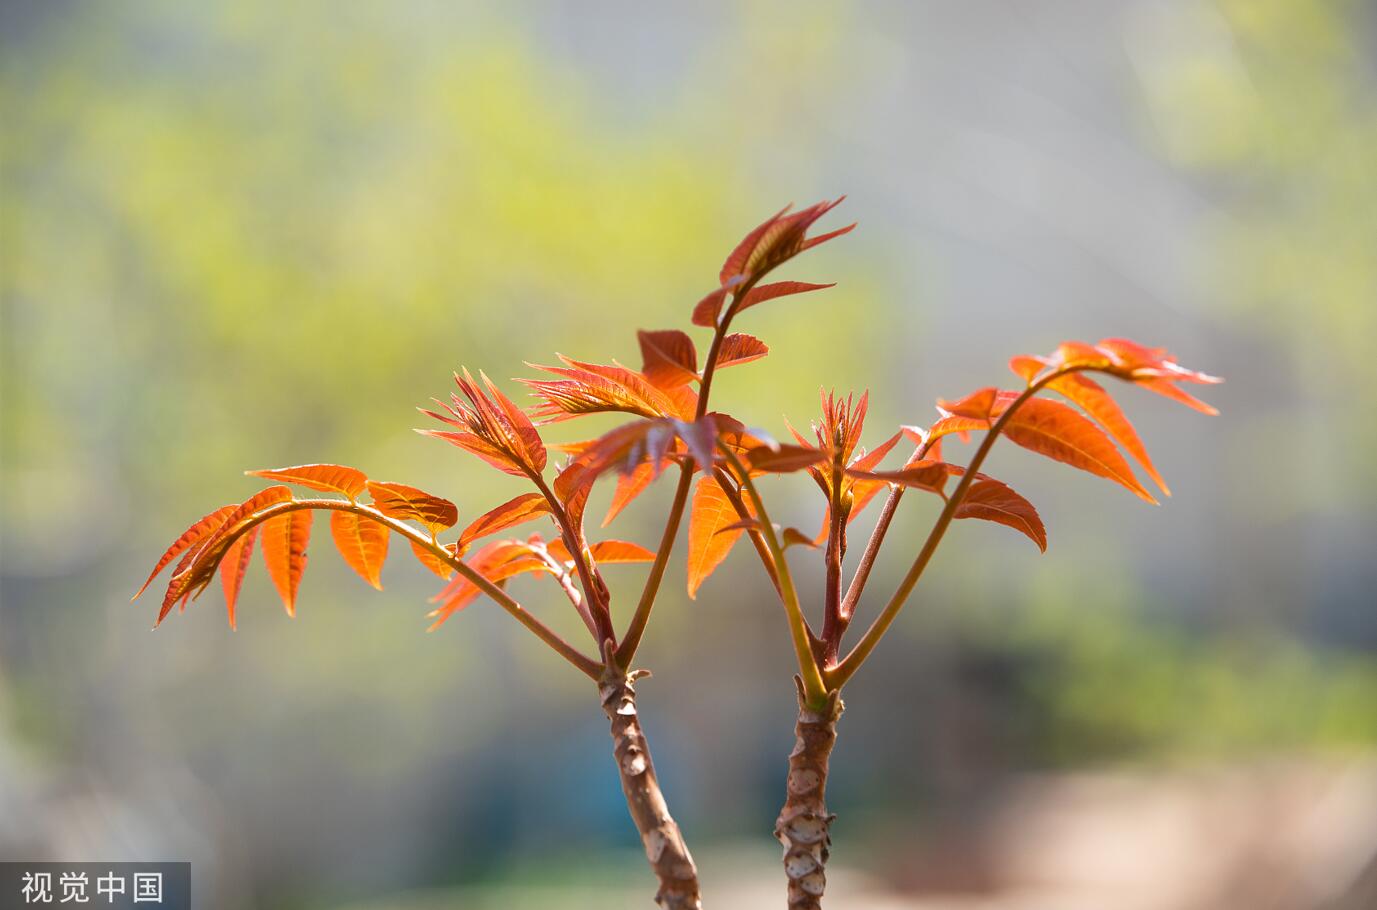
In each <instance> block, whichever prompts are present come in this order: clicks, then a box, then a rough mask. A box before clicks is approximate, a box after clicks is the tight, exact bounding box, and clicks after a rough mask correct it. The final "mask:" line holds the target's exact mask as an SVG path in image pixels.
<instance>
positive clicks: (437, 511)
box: [368, 480, 459, 534]
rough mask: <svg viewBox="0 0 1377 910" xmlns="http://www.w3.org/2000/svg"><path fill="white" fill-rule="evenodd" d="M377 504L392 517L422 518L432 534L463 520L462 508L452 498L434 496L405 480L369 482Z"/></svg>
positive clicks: (417, 519)
mask: <svg viewBox="0 0 1377 910" xmlns="http://www.w3.org/2000/svg"><path fill="white" fill-rule="evenodd" d="M368 493H369V495H371V496H372V497H373V505H374V507H375V508H377V510H378V511H379V512H381V513H383V514H384V515H386V516H387V517H388V518H401V519H409V520H412V521H418V522H420V523H421V524H423V525H425V526H426V528H427V530H429V531H430V533H432V534H439V533H440V532H441V531H443V530H445V529H446V528H451V527H453V526H454V523H455V522H456V521H458V520H459V510H458V509H457V508H456V507H455V505H454V503H452V502H450V501H449V500H448V499H441V498H440V497H438V496H432V495H430V494H429V493H427V492H425V491H424V490H418V489H416V488H415V487H410V486H407V485H406V484H404V483H385V482H383V481H380V480H370V481H368Z"/></svg>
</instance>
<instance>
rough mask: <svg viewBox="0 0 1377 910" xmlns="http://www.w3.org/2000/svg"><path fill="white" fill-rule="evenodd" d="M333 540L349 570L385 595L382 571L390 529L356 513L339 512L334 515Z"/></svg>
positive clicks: (332, 522)
mask: <svg viewBox="0 0 1377 910" xmlns="http://www.w3.org/2000/svg"><path fill="white" fill-rule="evenodd" d="M330 536H331V537H333V538H334V540H335V549H337V550H339V555H340V556H343V557H344V561H345V562H346V563H348V564H349V568H351V569H353V570H354V571H355V572H357V573H359V575H360V577H362V578H363V580H364V581H366V582H368V583H369V584H370V585H372V586H373V587H375V588H377V589H378V590H379V591H381V590H382V567H383V563H384V562H386V561H387V543H388V537H389V532H388V529H387V526H386V525H382V524H379V523H378V522H376V521H374V520H373V519H371V518H365V517H364V516H362V515H357V514H355V513H353V512H338V511H336V512H331V513H330Z"/></svg>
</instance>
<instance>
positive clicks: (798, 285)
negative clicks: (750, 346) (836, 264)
mask: <svg viewBox="0 0 1377 910" xmlns="http://www.w3.org/2000/svg"><path fill="white" fill-rule="evenodd" d="M836 286H837V285H836V283H835V282H833V283H832V284H811V283H809V282H807V281H776V282H774V283H773V284H762V285H758V286H756V287H753V288H751V290H750V292H749V293H747V294H746V296H745V297H744V298H743V299H742V301H741V305H740V306H738V307H737V308H736V309H737V312H738V313H739V312H741V311H742V310H745V309H748V308H749V307H753V306H755V305H756V304H759V303H764V302H765V301H767V300H774V299H775V298H777V297H788V296H791V295H793V294H806V293H808V292H809V291H822V290H826V289H827V288H834V287H836Z"/></svg>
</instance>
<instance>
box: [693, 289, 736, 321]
mask: <svg viewBox="0 0 1377 910" xmlns="http://www.w3.org/2000/svg"><path fill="white" fill-rule="evenodd" d="M730 293H731V288H730V287H727V286H723V287H720V288H718V289H717V290H715V291H710V292H708V293H707V294H706V295H705V296H704V297H703V299H702V300H700V301H698V303H697V304H695V305H694V307H693V316H692V317H691V318H690V319H689V321H690V322H692V323H693V324H694V325H701V326H703V327H704V328H708V329H713V328H716V327H717V320H718V319H720V318H721V317H722V304H723V302H724V301H726V299H727V295H728V294H730Z"/></svg>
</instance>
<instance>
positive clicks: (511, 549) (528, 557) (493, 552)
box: [429, 540, 549, 631]
mask: <svg viewBox="0 0 1377 910" xmlns="http://www.w3.org/2000/svg"><path fill="white" fill-rule="evenodd" d="M469 567H470V568H472V569H473V570H474V571H475V572H477V573H478V574H479V575H481V576H483V577H484V578H486V579H487V580H488V581H490V582H492V583H493V584H496V585H498V586H499V587H501V585H502V582H504V581H506V580H507V579H509V578H511V577H512V576H514V575H520V574H521V573H523V572H541V571H549V566H548V565H547V564H546V563H545V560H543V559H542V558H540V556H539V555H537V553H536V551H535V550H534V548H533V547H532V546H531V545H530V544H528V543H525V542H523V541H519V540H494V541H492V542H491V543H489V544H486V545H485V546H484V547H483V548H482V549H480V550H479V551H478V552H477V553H476V554H474V556H473V558H472V559H471V560H469ZM482 593H483V591H482V589H481V588H479V587H478V586H477V585H475V584H474V583H473V582H471V581H469V579H468V578H466V577H465V576H463V575H457V576H455V578H454V580H453V581H451V582H450V583H449V584H448V585H446V586H445V588H444V590H442V591H441V592H440V593H439V594H436V595H435V596H434V597H432V598H431V602H432V603H440V606H439V607H437V608H435V609H434V610H431V611H430V614H429V615H430V617H431V618H433V619H434V620H435V622H433V623H431V625H430V631H434V630H435V629H436V628H438V627H439V626H440V624H441V623H443V622H444V621H445V620H446V619H449V618H450V617H451V616H453V615H454V614H455V613H457V612H458V611H460V610H462V609H464V607H466V606H468V605H469V604H470V603H472V602H473V601H474V600H476V599H477V598H478V595H480V594H482Z"/></svg>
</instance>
